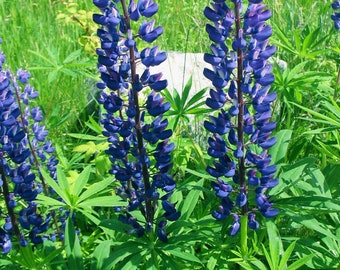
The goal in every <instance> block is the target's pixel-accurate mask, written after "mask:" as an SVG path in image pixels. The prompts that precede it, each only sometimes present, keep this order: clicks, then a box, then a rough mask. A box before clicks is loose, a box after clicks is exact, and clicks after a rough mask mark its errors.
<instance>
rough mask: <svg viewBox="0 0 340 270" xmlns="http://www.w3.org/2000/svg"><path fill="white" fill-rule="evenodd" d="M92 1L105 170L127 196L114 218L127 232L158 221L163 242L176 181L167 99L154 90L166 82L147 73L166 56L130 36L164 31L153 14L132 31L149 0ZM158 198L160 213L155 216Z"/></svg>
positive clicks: (148, 11) (152, 8)
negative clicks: (109, 165)
mask: <svg viewBox="0 0 340 270" xmlns="http://www.w3.org/2000/svg"><path fill="white" fill-rule="evenodd" d="M93 3H94V4H95V5H96V6H97V7H98V8H99V9H100V11H101V14H94V16H93V20H94V21H95V22H96V23H98V24H99V25H101V28H100V29H98V32H97V34H98V36H99V38H100V41H101V48H99V49H97V54H98V69H99V71H100V78H101V80H102V82H100V83H98V88H99V89H102V93H101V96H100V98H99V102H100V103H101V104H103V107H104V109H105V110H106V113H105V114H104V119H103V120H102V125H103V127H104V131H103V134H104V135H105V136H107V137H108V141H109V143H110V146H109V149H107V151H106V153H107V154H108V155H109V156H110V160H111V162H112V169H111V170H110V173H111V174H113V175H114V176H115V179H116V180H118V181H119V182H120V184H121V187H120V188H118V189H117V190H116V194H117V195H119V196H120V197H121V198H122V199H123V200H127V206H126V207H116V208H115V210H116V211H119V212H121V213H120V215H119V219H120V220H121V221H122V222H124V223H125V224H129V225H130V226H131V227H132V229H131V230H129V231H128V233H134V234H136V235H137V236H142V235H143V234H144V233H145V232H149V231H152V230H153V229H154V227H155V224H157V229H156V230H155V231H156V232H157V234H158V236H159V239H160V240H161V241H164V242H166V241H167V234H166V231H165V227H166V224H167V220H169V221H174V220H176V219H178V218H179V216H180V212H178V211H177V210H176V208H175V204H173V203H171V202H170V196H171V194H172V192H173V190H174V188H175V186H176V183H175V181H174V180H173V178H172V175H171V174H170V170H171V168H172V162H171V152H172V150H173V149H174V144H173V143H170V142H169V138H170V137H171V135H172V131H171V130H170V129H168V128H167V126H168V121H167V120H166V119H164V118H163V114H164V113H165V112H166V111H168V110H169V108H170V104H169V103H168V102H164V98H163V97H162V96H161V95H160V94H159V93H158V92H160V91H162V90H163V89H164V88H165V87H166V86H167V81H166V80H165V79H163V78H162V73H157V74H151V73H150V69H149V68H150V67H152V66H157V65H159V64H161V63H162V62H163V61H165V60H166V53H165V52H162V51H160V50H159V48H158V47H157V46H153V47H147V48H144V49H142V50H141V51H140V50H138V48H137V46H136V41H135V40H136V39H137V38H140V39H142V40H144V41H146V42H148V43H151V42H153V41H154V40H156V39H157V38H158V37H159V36H160V35H161V34H162V33H163V28H162V27H161V26H155V20H152V19H151V20H143V21H142V23H141V24H140V25H139V27H136V29H138V32H137V33H135V34H133V30H132V27H131V24H132V23H134V22H136V21H138V20H139V19H140V18H141V17H145V18H151V17H152V16H153V15H154V14H155V13H156V12H157V11H158V5H157V4H156V3H155V2H154V1H153V0H139V1H138V3H136V2H135V1H133V0H131V1H130V2H129V5H127V4H126V1H125V0H120V1H104V0H103V1H99V0H94V1H93ZM119 4H121V9H120V8H119V7H118V5H119ZM120 10H122V11H123V13H122V14H121V13H120ZM136 62H140V65H143V66H144V67H145V69H144V72H143V73H142V74H137V73H136ZM143 89H144V90H147V91H145V92H148V94H146V93H144V91H143ZM149 89H150V90H151V91H150V90H149ZM144 99H145V100H144ZM142 103H143V105H141V104H142ZM159 200H160V201H161V204H160V205H161V206H162V207H163V210H164V212H163V214H162V216H160V217H156V216H155V212H156V207H157V205H158V201H159ZM134 211H140V212H141V213H142V215H143V216H144V219H143V220H138V219H137V218H136V217H134V215H133V212H134Z"/></svg>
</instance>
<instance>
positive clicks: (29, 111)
mask: <svg viewBox="0 0 340 270" xmlns="http://www.w3.org/2000/svg"><path fill="white" fill-rule="evenodd" d="M5 58H6V57H5V55H4V54H3V53H2V52H0V198H1V201H2V202H3V203H1V204H0V215H1V220H2V221H1V220H0V225H1V226H2V228H0V249H1V250H2V253H3V254H7V253H8V252H10V250H11V248H12V240H13V238H14V239H15V240H16V241H18V242H19V243H20V245H22V246H26V245H27V244H28V239H29V240H30V241H31V243H33V244H39V243H41V242H42V241H43V240H44V239H47V238H54V235H47V234H46V231H47V229H48V226H49V224H50V221H51V215H50V214H47V215H46V216H43V214H42V213H41V212H40V211H39V210H38V207H37V204H36V203H35V202H34V200H35V199H36V197H37V195H38V194H39V193H41V192H43V190H45V191H46V192H47V187H46V185H45V183H44V182H43V181H41V179H39V170H40V167H41V164H42V163H46V164H47V166H48V167H49V168H50V169H51V170H50V174H51V176H52V177H54V176H55V165H56V163H57V161H56V159H55V157H54V156H53V155H52V153H53V152H54V148H53V147H52V145H51V143H50V142H49V141H46V136H47V134H48V131H47V130H46V129H45V128H44V126H43V125H41V121H42V120H43V117H42V112H41V110H40V109H39V107H37V106H36V107H33V106H32V102H31V100H32V99H35V98H36V97H37V96H38V92H36V91H34V89H33V87H32V86H31V85H30V84H29V83H28V79H29V77H30V74H29V73H28V72H26V71H24V70H22V69H19V70H18V72H17V74H16V76H15V75H13V74H12V73H11V72H10V71H9V70H4V69H3V64H4V62H5ZM46 192H45V193H46Z"/></svg>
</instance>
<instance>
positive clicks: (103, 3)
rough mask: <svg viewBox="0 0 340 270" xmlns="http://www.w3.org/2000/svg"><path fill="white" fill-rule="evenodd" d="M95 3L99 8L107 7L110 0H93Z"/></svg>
mask: <svg viewBox="0 0 340 270" xmlns="http://www.w3.org/2000/svg"><path fill="white" fill-rule="evenodd" d="M93 4H95V5H96V6H97V7H99V8H106V7H107V6H108V4H109V0H93Z"/></svg>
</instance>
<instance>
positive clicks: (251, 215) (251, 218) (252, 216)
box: [248, 213, 260, 230]
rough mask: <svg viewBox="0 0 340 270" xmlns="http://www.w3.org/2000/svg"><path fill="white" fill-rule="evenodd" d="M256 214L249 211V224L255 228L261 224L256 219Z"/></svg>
mask: <svg viewBox="0 0 340 270" xmlns="http://www.w3.org/2000/svg"><path fill="white" fill-rule="evenodd" d="M255 217H256V215H255V214H254V213H249V215H248V226H249V228H251V229H253V230H257V229H258V228H259V227H260V224H259V223H258V222H257V221H256V219H255Z"/></svg>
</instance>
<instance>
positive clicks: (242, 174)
mask: <svg viewBox="0 0 340 270" xmlns="http://www.w3.org/2000/svg"><path fill="white" fill-rule="evenodd" d="M240 5H241V3H236V4H235V23H236V39H239V38H242V37H241V36H240V30H241V15H240ZM242 79H243V51H242V49H241V48H238V49H237V78H236V83H237V102H238V110H239V113H238V118H237V138H238V143H241V145H242V146H241V150H242V152H243V153H244V120H243V118H244V99H243V93H242V89H241V86H242ZM238 176H239V181H240V187H241V188H244V193H245V195H247V189H246V168H245V158H244V155H243V156H242V157H241V158H239V159H238ZM247 212H248V206H247V204H246V205H244V206H243V207H242V214H243V215H244V214H246V213H247Z"/></svg>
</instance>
